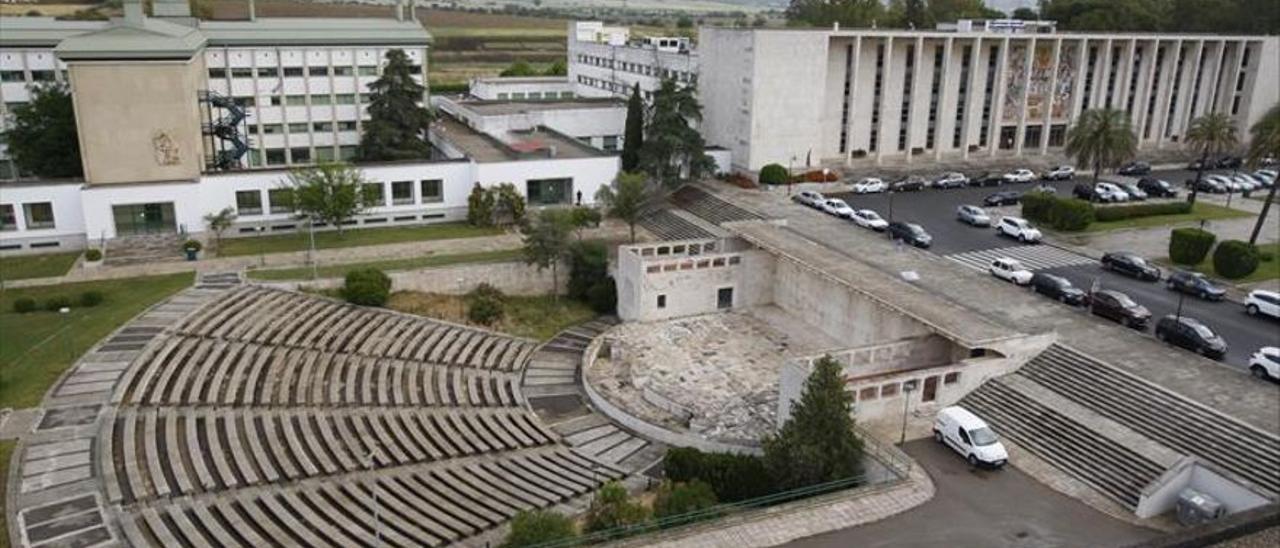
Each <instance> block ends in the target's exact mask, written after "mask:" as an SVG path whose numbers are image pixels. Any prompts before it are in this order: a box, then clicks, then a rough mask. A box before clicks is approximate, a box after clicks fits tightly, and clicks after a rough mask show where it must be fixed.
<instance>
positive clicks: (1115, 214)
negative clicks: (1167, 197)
mask: <svg viewBox="0 0 1280 548" xmlns="http://www.w3.org/2000/svg"><path fill="white" fill-rule="evenodd" d="M1185 213H1191V204H1190V203H1188V202H1183V201H1177V202H1165V203H1159V204H1132V205H1121V206H1106V207H1100V208H1098V209H1097V211H1096V212H1095V213H1094V216H1095V217H1096V218H1097V219H1098V222H1100V223H1105V222H1110V221H1122V220H1125V219H1136V218H1138V217H1154V216H1156V215H1182V214H1185Z"/></svg>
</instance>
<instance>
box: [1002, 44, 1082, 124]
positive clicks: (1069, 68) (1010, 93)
mask: <svg viewBox="0 0 1280 548" xmlns="http://www.w3.org/2000/svg"><path fill="white" fill-rule="evenodd" d="M1059 59H1061V62H1059V63H1058V75H1057V76H1058V77H1057V80H1056V81H1055V80H1054V78H1053V46H1051V45H1047V44H1042V45H1040V46H1038V47H1036V49H1035V52H1034V54H1033V55H1032V57H1031V71H1030V74H1029V76H1028V71H1027V65H1026V61H1027V50H1026V47H1025V46H1024V47H1015V48H1013V49H1012V50H1010V52H1009V62H1008V66H1007V67H1006V70H1007V71H1008V72H1007V73H1006V74H1007V75H1008V77H1007V82H1008V90H1007V91H1006V92H1005V96H1004V115H1003V117H1002V118H1003V121H1005V122H1017V121H1018V116H1019V114H1020V111H1021V107H1022V101H1023V98H1024V97H1025V98H1026V102H1027V119H1028V120H1043V119H1044V116H1045V112H1046V109H1049V108H1050V105H1052V111H1051V112H1050V113H1049V114H1050V117H1051V118H1052V119H1054V120H1061V119H1064V118H1066V117H1067V113H1068V109H1069V107H1070V105H1071V94H1072V90H1073V88H1074V87H1075V80H1076V56H1075V47H1074V46H1066V47H1063V48H1062V51H1061V52H1060V53H1059ZM1051 88H1052V89H1051Z"/></svg>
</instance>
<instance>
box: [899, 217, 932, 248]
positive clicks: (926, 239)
mask: <svg viewBox="0 0 1280 548" xmlns="http://www.w3.org/2000/svg"><path fill="white" fill-rule="evenodd" d="M888 230H889V238H890V239H893V240H902V241H904V242H907V243H909V244H911V245H913V246H916V247H929V246H930V245H933V236H930V235H929V233H928V232H925V230H924V227H922V226H920V225H918V224H915V223H908V222H904V221H894V222H892V223H889V229H888Z"/></svg>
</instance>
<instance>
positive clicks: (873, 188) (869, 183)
mask: <svg viewBox="0 0 1280 548" xmlns="http://www.w3.org/2000/svg"><path fill="white" fill-rule="evenodd" d="M886 190H889V185H886V184H884V181H881V180H880V179H877V178H875V177H865V178H863V179H862V180H860V181H858V182H857V183H854V184H853V193H854V194H874V193H876V192H884V191H886Z"/></svg>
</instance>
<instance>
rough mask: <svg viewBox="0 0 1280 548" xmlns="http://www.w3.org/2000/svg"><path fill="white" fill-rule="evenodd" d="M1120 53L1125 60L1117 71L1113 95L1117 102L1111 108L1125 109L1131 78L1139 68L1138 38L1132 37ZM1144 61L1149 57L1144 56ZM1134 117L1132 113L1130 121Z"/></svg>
mask: <svg viewBox="0 0 1280 548" xmlns="http://www.w3.org/2000/svg"><path fill="white" fill-rule="evenodd" d="M1120 55H1121V57H1122V59H1123V61H1122V62H1121V63H1120V70H1118V71H1116V92H1115V94H1114V95H1113V99H1114V100H1115V103H1113V106H1112V107H1111V108H1114V109H1117V110H1124V109H1125V106H1126V105H1127V104H1128V101H1129V80H1130V79H1131V78H1132V77H1133V71H1135V70H1138V66H1137V64H1138V60H1137V59H1138V39H1136V38H1130V39H1129V41H1128V43H1127V44H1126V45H1125V49H1124V51H1121V52H1120ZM1148 57H1149V56H1148ZM1143 62H1147V59H1145V58H1144V59H1143ZM1135 91H1136V90H1135ZM1134 106H1135V107H1136V106H1137V105H1136V104H1135V105H1134ZM1133 118H1134V117H1133V113H1130V114H1129V120H1130V122H1132V121H1133Z"/></svg>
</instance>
